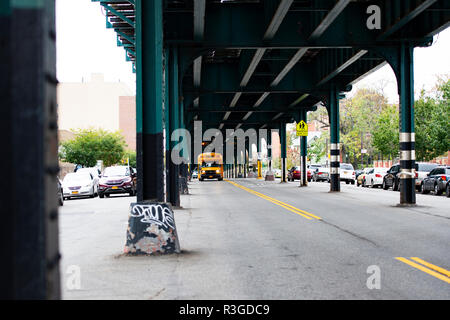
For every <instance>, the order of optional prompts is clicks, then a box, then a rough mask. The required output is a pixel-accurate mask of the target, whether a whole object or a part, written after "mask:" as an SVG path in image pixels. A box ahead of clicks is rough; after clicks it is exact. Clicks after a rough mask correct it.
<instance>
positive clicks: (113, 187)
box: [111, 187, 119, 190]
mask: <svg viewBox="0 0 450 320" xmlns="http://www.w3.org/2000/svg"><path fill="white" fill-rule="evenodd" d="M111 189H114V190H116V189H119V187H112V188H111Z"/></svg>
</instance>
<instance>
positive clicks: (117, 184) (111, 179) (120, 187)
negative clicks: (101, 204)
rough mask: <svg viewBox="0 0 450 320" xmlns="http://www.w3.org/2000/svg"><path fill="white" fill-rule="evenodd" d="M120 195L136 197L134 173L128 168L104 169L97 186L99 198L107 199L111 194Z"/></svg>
mask: <svg viewBox="0 0 450 320" xmlns="http://www.w3.org/2000/svg"><path fill="white" fill-rule="evenodd" d="M120 193H128V194H129V195H130V196H134V195H136V172H134V170H133V169H132V168H131V167H128V166H114V167H108V168H105V170H104V171H103V174H102V176H101V178H100V182H99V186H98V195H99V197H100V198H104V197H107V198H109V196H110V195H111V194H120Z"/></svg>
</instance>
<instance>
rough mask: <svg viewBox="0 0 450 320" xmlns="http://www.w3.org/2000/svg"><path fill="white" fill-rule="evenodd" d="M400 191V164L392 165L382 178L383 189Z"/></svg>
mask: <svg viewBox="0 0 450 320" xmlns="http://www.w3.org/2000/svg"><path fill="white" fill-rule="evenodd" d="M389 188H392V190H393V191H398V190H400V164H395V165H393V166H392V167H391V168H390V169H389V170H388V171H387V172H386V175H385V176H384V178H383V189H384V190H387V189H389Z"/></svg>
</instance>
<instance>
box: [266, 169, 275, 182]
mask: <svg viewBox="0 0 450 320" xmlns="http://www.w3.org/2000/svg"><path fill="white" fill-rule="evenodd" d="M265 181H275V175H274V174H273V172H272V171H268V172H267V174H266V177H265Z"/></svg>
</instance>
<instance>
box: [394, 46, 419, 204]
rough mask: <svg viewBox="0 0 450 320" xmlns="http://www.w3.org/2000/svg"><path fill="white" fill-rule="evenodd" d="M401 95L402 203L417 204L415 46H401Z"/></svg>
mask: <svg viewBox="0 0 450 320" xmlns="http://www.w3.org/2000/svg"><path fill="white" fill-rule="evenodd" d="M398 63H399V71H400V72H399V73H400V74H399V75H398V76H397V81H398V91H399V95H400V168H401V173H400V204H415V203H416V192H415V177H416V176H415V160H416V153H415V133H414V48H413V47H411V46H408V45H406V44H402V45H401V47H400V48H399V59H398Z"/></svg>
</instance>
